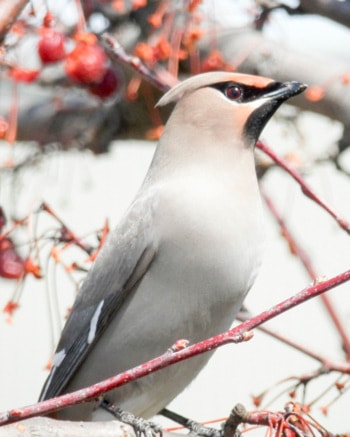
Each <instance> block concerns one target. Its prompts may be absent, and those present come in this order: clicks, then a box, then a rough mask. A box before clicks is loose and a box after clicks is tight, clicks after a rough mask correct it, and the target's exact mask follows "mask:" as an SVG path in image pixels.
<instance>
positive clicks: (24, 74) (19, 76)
mask: <svg viewBox="0 0 350 437" xmlns="http://www.w3.org/2000/svg"><path fill="white" fill-rule="evenodd" d="M39 73H40V71H39V70H28V69H26V68H21V67H12V68H11V69H10V70H9V73H8V74H9V76H10V77H11V78H12V79H13V80H15V81H16V82H26V83H31V82H34V81H35V80H36V78H37V77H38V76H39Z"/></svg>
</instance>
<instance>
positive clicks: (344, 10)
mask: <svg viewBox="0 0 350 437" xmlns="http://www.w3.org/2000/svg"><path fill="white" fill-rule="evenodd" d="M0 5H1V7H2V16H3V18H1V19H0V37H1V42H2V48H1V66H2V68H1V82H0V95H1V98H0V138H1V143H0V207H1V210H0V307H1V308H2V315H1V318H0V344H1V345H2V350H3V352H2V359H1V361H0V389H1V396H0V409H1V410H5V409H8V408H14V407H19V406H23V405H26V404H31V403H34V402H36V399H37V396H38V394H39V392H40V389H41V385H42V383H43V382H44V380H45V378H46V376H47V369H48V367H49V365H50V358H51V355H52V353H53V350H54V346H55V343H56V341H57V339H58V337H59V333H60V330H61V328H62V326H63V323H64V319H65V317H66V315H67V313H68V311H69V308H70V306H71V304H72V302H73V300H74V297H75V295H76V292H77V290H78V288H79V285H80V283H81V281H82V280H83V278H84V276H85V274H86V271H87V270H88V269H89V267H90V265H91V262H92V260H93V258H94V256H95V254H96V253H97V251H98V249H99V247H100V246H101V244H103V240H104V237H105V235H106V233H107V232H108V229H109V227H110V228H113V227H114V226H115V224H116V223H117V222H118V219H119V218H120V217H121V215H122V214H123V212H124V210H125V209H126V207H127V206H128V204H129V202H130V201H131V200H132V198H133V195H134V194H135V193H136V191H137V189H138V187H139V185H140V183H141V182H142V180H143V177H144V175H145V173H146V171H147V168H148V165H149V163H150V160H151V158H152V155H153V151H154V148H155V145H156V140H157V139H158V138H159V135H160V134H161V131H162V126H163V123H165V121H166V119H167V116H168V114H169V111H170V109H171V108H165V109H162V110H161V111H159V109H155V108H154V105H155V103H156V102H157V99H158V98H159V97H160V96H161V95H162V93H163V92H164V91H165V90H166V89H168V87H170V86H172V85H174V84H175V83H176V82H177V81H178V80H181V79H182V78H185V77H188V76H190V75H193V74H197V73H199V72H202V71H210V70H230V71H239V72H246V73H250V74H258V75H264V76H268V77H272V78H274V79H276V80H280V81H285V80H298V81H301V82H305V83H307V84H308V85H309V88H308V90H307V91H306V92H305V93H304V94H303V95H302V96H298V97H297V98H295V99H293V100H292V102H290V103H292V104H293V106H291V105H285V106H284V107H282V108H281V109H280V110H279V111H278V113H277V114H276V115H275V116H274V118H273V120H272V121H271V122H270V123H269V125H268V126H267V127H266V128H265V130H264V132H263V134H262V136H261V138H262V140H263V141H264V142H265V143H266V144H268V145H269V147H270V148H272V149H273V150H274V151H275V153H276V154H277V155H278V156H280V157H281V158H283V159H284V162H286V163H287V164H288V165H289V166H291V167H292V168H293V169H295V170H296V171H297V172H299V173H300V174H301V176H302V178H303V180H304V181H305V183H307V184H309V185H310V186H311V187H312V188H313V189H314V191H315V192H316V193H317V194H318V196H319V197H320V199H322V200H323V201H324V202H325V203H326V204H327V205H329V206H330V207H331V208H333V209H334V210H335V211H336V212H337V214H338V215H339V217H341V218H343V219H344V221H346V220H350V202H349V194H350V181H349V174H350V173H349V172H350V159H349V151H348V146H349V144H350V141H349V138H350V135H349V132H350V130H349V128H350V51H349V47H350V32H349V26H350V2H349V1H347V0H345V1H337V0H323V1H321V0H300V1H277V0H276V1H275V0H256V1H253V0H252V1H250V0H236V1H229V0H227V1H225V0H220V1H214V0H203V1H189V0H188V1H185V0H178V1H166V0H162V1H150V0H149V1H146V0H145V1H141V0H139V1H126V0H125V1H108V0H100V1H97V0H96V1H83V0H81V1H79V0H75V1H74V0H62V1H60V2H53V1H50V0H47V1H43V0H40V1H39V0H35V1H34V0H33V1H31V2H29V1H24V0H22V1H19V0H18V1H17V0H12V1H2V2H0ZM257 168H258V173H259V177H260V184H261V189H262V192H263V194H264V196H265V198H266V199H267V202H266V203H265V210H266V214H265V221H266V251H265V258H264V263H263V265H262V268H261V272H260V275H259V277H258V279H257V281H256V283H255V285H254V287H253V289H252V290H251V292H250V293H249V295H248V298H247V300H246V308H247V309H248V310H249V311H250V313H251V314H258V313H259V312H261V311H263V310H265V309H268V308H269V307H270V306H272V305H274V304H276V303H278V302H280V301H282V300H283V299H286V298H287V297H289V296H291V295H293V294H295V293H296V292H298V291H299V290H301V289H303V288H305V287H306V286H308V285H310V284H311V283H312V282H313V281H314V280H315V279H318V280H319V279H320V278H323V277H327V278H329V277H332V276H333V275H336V274H338V273H341V272H343V271H345V270H347V269H349V265H350V258H349V253H350V251H349V249H350V241H349V232H348V229H349V228H347V225H346V224H344V226H343V227H341V226H340V225H339V223H338V222H337V221H336V220H334V218H332V217H331V216H330V214H328V213H327V212H326V211H325V210H324V209H322V208H321V207H320V206H319V205H318V204H316V203H314V202H312V201H311V200H310V199H309V198H308V197H306V196H305V195H304V194H303V192H302V190H301V188H300V186H299V185H298V184H297V183H296V182H295V181H294V180H293V179H292V178H291V177H290V175H288V174H287V173H286V171H285V170H284V169H283V168H281V167H280V166H277V165H275V164H274V162H273V161H272V160H271V159H269V158H268V157H267V156H266V154H264V153H262V152H261V151H259V150H258V151H257ZM281 222H282V224H283V226H282V231H281ZM344 228H345V229H344ZM349 292H350V289H349V284H344V285H343V286H340V287H338V288H337V289H334V290H332V291H330V292H329V293H328V299H327V300H326V301H325V300H322V299H320V298H317V299H313V300H312V301H309V302H307V303H304V304H303V305H301V306H299V307H297V308H295V309H293V310H291V311H289V312H288V313H286V314H283V315H281V316H279V317H277V318H276V319H275V320H273V321H271V322H270V323H269V324H268V327H269V328H271V330H272V331H273V332H274V333H278V334H281V335H284V336H285V337H287V338H288V339H290V340H293V341H296V342H298V343H300V344H301V345H302V346H303V347H302V348H299V350H296V349H295V348H292V347H290V346H288V345H287V344H286V342H283V341H281V340H280V339H276V338H273V337H272V336H270V335H266V334H265V333H261V332H259V331H258V330H256V331H255V332H254V338H253V339H252V340H250V341H249V342H246V343H242V344H238V345H230V346H225V347H223V348H221V349H220V350H219V351H218V352H217V353H216V354H215V355H214V357H213V359H212V360H211V361H210V363H209V365H208V366H207V368H206V369H205V370H204V371H203V372H202V373H201V374H200V376H199V377H198V378H197V379H196V381H194V382H193V383H192V384H191V386H190V387H189V388H188V389H187V390H186V391H185V392H184V393H182V394H181V395H180V396H178V398H177V399H175V400H174V401H173V403H172V404H171V405H170V407H171V408H172V409H174V410H175V411H177V412H179V413H181V414H183V415H185V416H188V417H190V418H192V419H195V420H199V421H206V420H212V419H216V418H222V417H226V416H227V415H228V414H229V412H230V410H231V408H232V407H233V406H234V405H235V404H236V403H238V402H241V403H243V404H244V405H245V406H246V408H247V409H248V410H252V409H255V408H259V409H268V410H271V411H276V410H277V411H280V410H283V408H284V406H285V405H286V403H287V402H290V401H293V402H300V403H301V404H303V405H304V406H306V407H307V408H308V409H310V414H311V416H313V417H315V418H316V419H317V420H318V421H319V422H320V423H321V424H322V425H323V426H325V427H326V428H327V429H329V431H331V432H333V433H345V432H349V429H350V423H349V419H348V415H347V412H348V405H349V399H350V398H349V396H350V395H349V393H348V391H349V388H350V380H349V376H348V375H345V374H344V375H343V374H340V373H338V372H333V371H332V372H329V374H327V375H324V374H323V372H322V371H320V369H321V364H322V363H321V362H320V361H319V360H315V359H313V358H311V357H310V355H312V353H313V352H315V354H318V355H319V356H320V357H323V358H324V359H327V360H328V362H329V363H330V364H332V363H336V362H346V361H347V360H348V359H349V356H350V298H349ZM169 346H170V345H169ZM301 349H303V350H301ZM157 420H159V421H162V423H164V424H165V423H167V422H166V421H164V419H161V418H157ZM260 431H261V430H260ZM261 432H265V431H264V430H262V431H261Z"/></svg>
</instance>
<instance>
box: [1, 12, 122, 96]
mask: <svg viewBox="0 0 350 437" xmlns="http://www.w3.org/2000/svg"><path fill="white" fill-rule="evenodd" d="M53 22H54V18H53V17H52V15H51V14H50V13H47V14H46V16H45V19H44V22H43V26H42V28H41V29H40V30H39V34H40V36H39V40H38V45H37V50H38V54H39V57H40V60H41V62H42V64H43V66H46V65H49V64H54V63H58V62H61V63H63V66H64V71H65V73H66V75H67V78H68V79H69V80H70V81H71V82H72V83H73V84H75V85H78V86H81V87H84V88H85V89H86V90H87V91H88V92H89V93H91V94H94V95H96V96H98V97H100V98H101V99H106V98H108V97H111V96H113V95H115V94H116V93H117V91H118V90H119V88H120V78H119V76H118V74H117V72H116V69H115V68H113V67H112V66H111V63H110V61H109V59H108V58H107V56H106V53H105V51H104V50H103V48H102V47H101V46H100V45H99V43H98V40H97V38H96V36H95V35H93V34H91V33H88V32H77V33H76V34H74V35H73V37H72V38H68V37H67V36H66V35H65V34H64V33H62V32H61V31H60V30H56V29H55V28H54V27H53ZM39 73H40V72H39V71H37V70H25V69H22V68H18V67H14V68H12V69H11V71H10V76H11V77H12V78H13V79H14V80H16V81H22V82H32V81H34V80H36V79H37V77H38V76H39Z"/></svg>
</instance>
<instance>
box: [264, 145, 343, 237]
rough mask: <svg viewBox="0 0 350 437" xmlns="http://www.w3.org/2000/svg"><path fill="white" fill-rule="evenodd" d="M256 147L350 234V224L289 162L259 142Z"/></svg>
mask: <svg viewBox="0 0 350 437" xmlns="http://www.w3.org/2000/svg"><path fill="white" fill-rule="evenodd" d="M256 147H257V148H258V149H260V150H262V151H263V152H264V153H266V155H268V156H269V157H270V158H271V159H272V160H273V161H275V163H276V164H277V165H279V166H280V167H281V168H283V169H284V170H285V171H286V172H287V173H289V174H290V175H291V176H292V178H293V179H294V180H295V181H296V182H298V184H299V185H300V187H301V189H302V191H303V193H304V194H305V196H307V197H309V198H310V199H311V200H312V201H314V202H315V203H317V204H318V205H319V206H320V207H321V208H323V209H324V210H325V211H327V212H328V214H329V215H330V216H331V217H333V218H334V220H335V221H336V222H337V223H338V225H339V226H340V227H341V228H342V229H343V230H344V231H345V232H346V233H348V234H350V223H349V222H348V221H346V220H345V219H343V218H342V217H341V216H340V215H339V214H338V213H337V212H336V211H335V210H334V209H333V208H332V207H331V206H329V205H328V204H327V203H326V202H324V201H323V200H321V199H320V197H319V196H318V195H317V194H316V193H315V191H314V190H313V189H312V188H311V187H310V186H309V185H308V184H307V183H306V182H305V180H304V179H303V178H302V177H301V175H300V174H299V173H298V172H297V171H296V170H294V168H293V167H291V166H290V165H289V164H288V162H287V161H285V160H284V159H283V158H281V157H279V156H278V155H276V153H275V152H274V151H273V150H272V149H270V147H269V146H268V145H267V144H265V143H263V142H262V141H258V142H257V143H256Z"/></svg>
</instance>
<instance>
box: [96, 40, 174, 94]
mask: <svg viewBox="0 0 350 437" xmlns="http://www.w3.org/2000/svg"><path fill="white" fill-rule="evenodd" d="M101 38H102V42H103V43H104V46H105V48H106V50H107V52H108V54H109V56H110V58H111V59H112V60H113V61H117V62H120V63H122V64H124V65H127V66H129V67H131V68H132V69H133V70H135V71H136V72H137V73H138V74H140V75H141V76H142V77H143V78H144V79H146V80H147V81H148V82H149V83H151V84H152V85H153V86H155V87H156V88H158V89H159V90H160V91H163V92H166V91H168V90H169V88H170V85H169V84H166V83H164V82H163V81H162V80H160V78H159V76H158V75H156V74H154V73H153V71H151V70H150V69H149V68H148V67H147V66H146V65H145V64H144V63H143V62H142V61H141V59H140V58H138V57H137V56H132V55H129V54H128V53H126V51H125V50H124V48H123V47H122V45H121V44H119V42H118V41H117V40H116V39H115V38H114V37H113V36H111V35H109V34H108V33H104V34H103V35H102V37H101ZM166 74H167V76H169V73H166ZM176 82H177V79H176V78H174V77H172V83H171V85H174V84H175V83H176Z"/></svg>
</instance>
